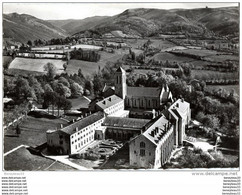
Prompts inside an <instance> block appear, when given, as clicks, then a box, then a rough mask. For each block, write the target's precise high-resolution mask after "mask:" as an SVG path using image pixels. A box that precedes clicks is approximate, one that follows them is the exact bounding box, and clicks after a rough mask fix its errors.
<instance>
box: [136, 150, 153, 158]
mask: <svg viewBox="0 0 242 195" xmlns="http://www.w3.org/2000/svg"><path fill="white" fill-rule="evenodd" d="M134 154H136V150H134ZM139 155H140V156H145V149H140V153H139ZM149 156H151V152H149Z"/></svg>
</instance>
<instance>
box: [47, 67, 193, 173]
mask: <svg viewBox="0 0 242 195" xmlns="http://www.w3.org/2000/svg"><path fill="white" fill-rule="evenodd" d="M115 94H116V95H111V96H109V97H106V98H104V99H101V100H97V101H96V102H95V101H94V102H93V103H91V104H90V107H89V109H91V110H94V111H97V112H96V113H94V114H92V115H89V116H87V117H86V118H83V119H81V120H79V121H77V122H75V123H73V124H71V125H69V126H67V127H64V128H61V129H59V130H48V131H47V145H48V148H49V149H50V150H52V151H55V152H57V153H59V154H74V153H78V152H80V151H81V150H82V149H83V148H84V147H86V146H88V145H89V144H90V143H91V142H93V141H94V140H95V139H97V140H102V139H114V140H120V141H125V142H126V141H129V154H130V155H129V156H130V165H131V166H132V167H137V168H140V167H143V168H151V167H152V168H159V167H161V166H162V165H163V164H164V163H166V162H167V160H168V159H169V157H170V155H171V152H172V150H173V149H174V148H175V147H179V146H182V144H183V140H184V138H185V127H186V125H188V124H189V122H190V120H191V110H190V104H189V103H188V102H186V101H184V100H183V99H178V100H177V101H175V102H173V99H172V94H171V92H170V91H169V89H168V87H163V88H162V89H159V88H146V87H128V86H127V85H126V72H125V71H124V70H123V69H122V68H121V67H120V68H118V70H117V72H116V74H115ZM167 101H171V102H173V103H172V105H171V106H170V107H169V108H168V109H166V110H163V111H162V114H160V113H161V110H160V108H161V106H162V104H163V103H166V102H167ZM124 108H127V109H129V110H130V109H137V110H139V109H140V110H141V112H144V113H145V111H147V110H150V109H152V110H156V109H157V110H159V112H157V113H159V115H156V116H155V118H153V119H143V118H142V119H138V118H128V116H129V110H125V109H124Z"/></svg>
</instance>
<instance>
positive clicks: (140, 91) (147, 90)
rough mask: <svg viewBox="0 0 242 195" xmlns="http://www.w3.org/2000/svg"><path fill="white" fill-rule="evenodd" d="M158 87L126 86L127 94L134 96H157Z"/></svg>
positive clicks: (158, 93)
mask: <svg viewBox="0 0 242 195" xmlns="http://www.w3.org/2000/svg"><path fill="white" fill-rule="evenodd" d="M160 93H161V89H160V88H155V87H127V96H134V97H159V96H160Z"/></svg>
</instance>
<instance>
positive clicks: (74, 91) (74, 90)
mask: <svg viewBox="0 0 242 195" xmlns="http://www.w3.org/2000/svg"><path fill="white" fill-rule="evenodd" d="M70 90H71V95H72V96H73V97H76V96H78V95H81V94H83V88H82V86H81V85H79V84H78V83H75V82H74V83H72V84H71V87H70Z"/></svg>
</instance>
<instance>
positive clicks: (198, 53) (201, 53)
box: [176, 49, 226, 57]
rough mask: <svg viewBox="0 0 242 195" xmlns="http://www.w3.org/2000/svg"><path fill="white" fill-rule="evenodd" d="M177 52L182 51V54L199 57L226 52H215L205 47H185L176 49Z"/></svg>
mask: <svg viewBox="0 0 242 195" xmlns="http://www.w3.org/2000/svg"><path fill="white" fill-rule="evenodd" d="M176 52H177V53H184V54H192V55H196V56H200V57H206V56H215V55H217V54H218V55H220V54H221V55H222V54H226V53H224V52H217V51H214V50H207V49H185V50H182V51H176Z"/></svg>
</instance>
